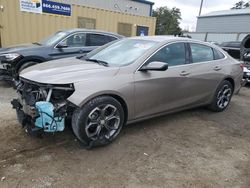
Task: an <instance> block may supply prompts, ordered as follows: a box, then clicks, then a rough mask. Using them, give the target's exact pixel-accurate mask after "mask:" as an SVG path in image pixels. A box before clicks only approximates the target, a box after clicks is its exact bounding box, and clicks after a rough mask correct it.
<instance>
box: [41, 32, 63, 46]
mask: <svg viewBox="0 0 250 188" xmlns="http://www.w3.org/2000/svg"><path fill="white" fill-rule="evenodd" d="M66 35H67V33H66V32H63V31H59V32H56V33H54V34H53V35H50V36H49V37H47V38H45V39H43V40H41V41H40V42H39V43H40V44H41V45H43V46H51V45H53V44H54V43H55V42H57V41H59V40H61V39H63V38H64V37H65V36H66Z"/></svg>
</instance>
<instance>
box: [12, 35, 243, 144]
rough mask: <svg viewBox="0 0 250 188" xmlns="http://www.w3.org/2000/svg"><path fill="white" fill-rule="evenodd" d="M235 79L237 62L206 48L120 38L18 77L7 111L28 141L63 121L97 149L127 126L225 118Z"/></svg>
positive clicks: (174, 40) (55, 128) (238, 77)
mask: <svg viewBox="0 0 250 188" xmlns="http://www.w3.org/2000/svg"><path fill="white" fill-rule="evenodd" d="M242 75H243V72H242V67H241V66H240V64H239V62H238V61H235V60H234V59H232V58H231V57H230V56H229V55H228V54H227V53H225V52H224V51H223V50H221V49H220V48H219V47H217V46H214V45H211V44H208V43H203V42H199V41H196V40H191V39H186V38H175V37H165V36H154V37H134V38H126V39H122V40H119V41H115V42H112V43H109V44H107V45H105V46H103V47H100V48H98V49H96V50H94V51H93V52H91V53H89V54H87V55H86V56H82V57H78V58H68V59H61V60H56V61H51V62H48V63H43V64H39V65H35V66H33V67H30V68H27V69H25V70H24V71H22V72H21V75H20V82H19V83H18V85H17V93H18V96H19V97H18V98H17V99H14V100H13V101H12V105H13V108H15V109H16V111H17V116H18V120H19V122H20V123H21V124H22V125H23V126H25V127H26V128H27V130H28V132H30V133H34V132H37V131H43V132H49V133H54V132H57V131H63V130H64V129H65V122H66V120H70V121H71V124H72V128H73V132H74V133H75V135H76V137H77V138H78V139H79V140H80V141H81V142H82V143H84V144H86V145H88V146H95V145H104V144H108V143H110V142H111V141H113V140H114V139H115V138H116V137H117V136H118V134H119V133H120V131H121V129H122V127H123V125H125V124H126V123H132V122H136V121H141V120H145V119H148V118H152V117H156V116H159V115H163V114H167V113H172V112H176V111H181V110H185V109H189V108H193V107H197V106H208V107H209V108H210V109H211V110H213V111H216V112H220V111H223V110H225V109H226V108H227V107H228V105H229V103H230V100H231V97H232V96H233V94H234V93H237V92H238V91H239V90H240V86H241V79H242Z"/></svg>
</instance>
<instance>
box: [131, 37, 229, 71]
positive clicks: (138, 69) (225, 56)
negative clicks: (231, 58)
mask: <svg viewBox="0 0 250 188" xmlns="http://www.w3.org/2000/svg"><path fill="white" fill-rule="evenodd" d="M174 43H188V44H189V45H190V43H195V44H200V45H204V46H207V47H210V48H214V47H212V46H210V45H206V44H201V43H199V42H196V41H192V42H190V41H178V42H176V41H175V42H170V43H167V44H165V45H163V46H162V47H161V48H159V49H157V50H156V51H155V52H154V53H152V54H151V55H150V56H149V57H148V58H147V59H146V60H144V61H143V63H142V64H141V65H140V66H139V67H138V68H137V69H136V71H135V72H138V71H140V68H141V67H143V65H144V64H145V63H146V62H147V61H148V60H149V59H150V58H151V57H152V56H153V55H154V54H156V53H157V52H158V51H159V50H161V49H162V48H164V47H166V46H167V45H170V44H174ZM214 49H216V50H219V49H217V48H214ZM219 51H220V52H221V53H222V54H223V55H224V58H223V59H216V60H212V61H202V62H197V63H186V64H183V65H174V66H170V67H169V69H170V68H176V67H183V66H187V65H197V64H198V65H199V64H204V63H211V62H217V61H221V60H226V59H227V58H228V57H227V55H226V54H225V53H224V52H222V51H223V50H219Z"/></svg>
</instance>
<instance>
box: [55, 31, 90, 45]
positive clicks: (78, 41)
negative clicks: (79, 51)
mask: <svg viewBox="0 0 250 188" xmlns="http://www.w3.org/2000/svg"><path fill="white" fill-rule="evenodd" d="M85 44H86V34H85V33H77V34H74V35H71V36H70V37H68V38H66V39H64V40H63V41H62V42H60V44H59V45H62V46H67V47H68V48H70V47H83V46H85Z"/></svg>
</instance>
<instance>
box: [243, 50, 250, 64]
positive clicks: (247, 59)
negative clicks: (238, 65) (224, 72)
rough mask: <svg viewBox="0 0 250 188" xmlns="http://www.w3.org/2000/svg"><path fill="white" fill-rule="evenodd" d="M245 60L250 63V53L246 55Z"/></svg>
mask: <svg viewBox="0 0 250 188" xmlns="http://www.w3.org/2000/svg"><path fill="white" fill-rule="evenodd" d="M243 58H244V61H249V62H250V52H248V53H245V54H244V56H243Z"/></svg>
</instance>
